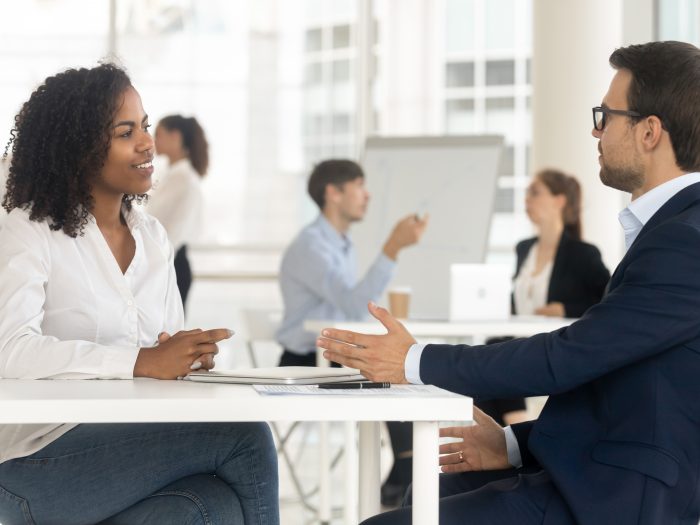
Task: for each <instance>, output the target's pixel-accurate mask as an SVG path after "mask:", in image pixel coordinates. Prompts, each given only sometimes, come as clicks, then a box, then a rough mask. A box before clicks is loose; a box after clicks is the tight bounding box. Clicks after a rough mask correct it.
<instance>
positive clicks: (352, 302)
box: [277, 160, 427, 366]
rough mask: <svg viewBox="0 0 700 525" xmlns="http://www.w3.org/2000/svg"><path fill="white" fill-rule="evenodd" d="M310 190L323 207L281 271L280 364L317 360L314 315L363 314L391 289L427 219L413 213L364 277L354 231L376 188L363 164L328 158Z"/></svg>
mask: <svg viewBox="0 0 700 525" xmlns="http://www.w3.org/2000/svg"><path fill="white" fill-rule="evenodd" d="M308 191H309V195H310V196H311V198H312V199H313V200H314V202H315V203H316V204H317V205H318V207H319V209H320V211H321V213H320V214H319V216H318V218H317V219H316V220H315V221H314V222H312V223H311V224H309V225H308V226H306V227H305V228H304V229H303V230H302V231H301V232H300V233H299V235H298V236H297V237H296V239H294V241H293V242H292V244H291V245H290V246H289V247H288V248H287V251H286V252H285V253H284V257H283V258H282V266H281V269H280V277H279V279H280V288H281V290H282V299H283V301H284V318H283V320H282V325H281V327H280V329H279V330H278V331H277V341H278V342H279V343H280V344H281V345H282V346H283V347H284V353H283V354H282V358H281V360H280V366H315V365H316V336H317V334H316V333H314V332H308V331H306V330H304V321H306V320H307V319H333V320H363V319H366V318H367V315H368V314H367V302H368V301H376V300H377V298H378V297H379V295H381V293H382V292H383V291H384V288H386V286H387V284H389V280H390V279H391V275H392V273H393V270H394V266H395V265H396V259H397V256H398V254H399V252H400V251H401V250H402V249H403V248H406V247H407V246H411V245H413V244H415V243H417V242H418V241H419V240H420V238H421V236H422V235H423V232H424V231H425V227H426V225H427V219H426V218H424V219H422V220H421V219H419V218H417V217H416V216H415V215H410V216H408V217H405V218H403V219H401V220H400V221H399V222H398V223H397V224H396V226H395V227H394V229H393V231H392V232H391V235H389V238H388V239H387V241H386V243H384V246H383V248H382V251H381V252H380V253H379V255H378V256H377V259H376V260H375V261H374V263H373V264H372V266H370V268H369V270H367V273H366V274H365V275H364V277H363V278H362V279H359V280H358V277H357V257H356V255H355V249H354V247H353V244H352V241H351V240H350V238H349V236H348V230H349V229H350V225H351V224H352V223H353V222H357V221H361V220H362V219H363V218H364V216H365V212H366V211H367V203H368V202H369V193H368V192H367V189H366V188H365V177H364V173H363V172H362V168H361V167H360V166H359V165H358V164H357V163H355V162H353V161H351V160H326V161H323V162H321V163H320V164H318V165H317V166H316V167H315V168H314V170H313V171H312V173H311V176H310V177H309V185H308Z"/></svg>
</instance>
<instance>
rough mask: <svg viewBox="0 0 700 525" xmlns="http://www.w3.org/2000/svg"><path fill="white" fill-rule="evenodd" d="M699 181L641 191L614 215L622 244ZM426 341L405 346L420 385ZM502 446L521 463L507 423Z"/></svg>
mask: <svg viewBox="0 0 700 525" xmlns="http://www.w3.org/2000/svg"><path fill="white" fill-rule="evenodd" d="M696 182H700V173H687V174H685V175H681V176H680V177H676V178H675V179H671V180H670V181H667V182H664V183H663V184H660V185H659V186H657V187H656V188H653V189H651V190H649V191H648V192H646V193H645V194H644V195H641V196H640V197H638V198H637V199H635V200H634V201H632V202H631V203H630V205H629V206H627V208H625V209H624V210H622V211H621V212H620V213H619V215H618V220H619V221H620V224H621V225H622V229H623V230H624V232H625V248H626V249H627V250H629V247H630V246H632V243H633V242H634V240H635V239H636V238H637V235H639V232H640V231H642V228H644V225H645V224H646V223H647V222H648V221H649V219H651V217H652V216H653V215H654V214H655V213H656V212H657V211H659V209H660V208H661V207H662V206H663V205H664V204H666V203H667V202H668V201H669V200H670V199H671V197H673V196H674V195H675V194H676V193H678V192H679V191H681V190H682V189H684V188H686V187H688V186H690V185H691V184H695V183H696ZM426 346H427V345H421V344H414V345H412V346H411V348H410V349H409V350H408V353H407V354H406V359H405V361H404V373H405V375H406V379H407V380H408V382H409V383H413V384H416V385H422V384H423V381H421V378H420V358H421V355H422V354H423V350H424V349H425V347H426ZM505 434H506V447H507V449H508V461H509V462H510V464H511V465H512V466H514V467H516V468H518V467H522V465H523V463H522V459H521V455H520V448H519V447H518V441H517V440H516V439H515V434H514V433H513V430H512V429H511V428H510V427H505Z"/></svg>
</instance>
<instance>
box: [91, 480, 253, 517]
mask: <svg viewBox="0 0 700 525" xmlns="http://www.w3.org/2000/svg"><path fill="white" fill-rule="evenodd" d="M141 523H143V524H147V523H168V524H173V525H218V524H222V525H223V524H234V525H235V524H242V523H244V521H243V511H242V509H241V503H240V501H239V499H238V496H237V495H236V493H235V492H234V491H233V490H231V488H230V487H229V486H228V485H227V484H226V483H224V482H223V481H221V480H220V479H218V478H217V477H216V476H213V475H210V474H198V475H195V476H188V477H186V478H182V479H180V480H177V481H175V482H174V483H171V484H170V485H168V486H166V487H164V488H163V489H161V490H159V491H158V492H156V493H154V494H152V495H151V496H149V497H148V498H146V499H144V500H142V501H140V502H138V503H137V504H135V505H132V506H131V507H129V508H128V509H126V510H125V511H123V512H120V513H119V514H117V515H116V516H113V517H112V518H110V519H108V520H106V521H105V522H103V523H102V524H100V525H132V524H141Z"/></svg>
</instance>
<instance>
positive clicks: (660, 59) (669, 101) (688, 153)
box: [610, 41, 700, 172]
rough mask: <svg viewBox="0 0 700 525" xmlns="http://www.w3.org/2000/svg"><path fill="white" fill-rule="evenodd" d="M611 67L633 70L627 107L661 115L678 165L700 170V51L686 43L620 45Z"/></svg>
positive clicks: (639, 111) (685, 168)
mask: <svg viewBox="0 0 700 525" xmlns="http://www.w3.org/2000/svg"><path fill="white" fill-rule="evenodd" d="M610 65H611V66H612V67H614V68H615V69H617V70H620V69H627V70H629V71H630V72H631V73H632V82H631V84H630V87H629V92H628V93H627V104H628V106H629V107H628V109H630V110H632V111H636V112H638V113H640V114H641V115H644V116H648V115H656V116H657V117H659V119H661V121H662V122H663V125H664V128H665V129H666V130H667V131H668V134H669V136H670V137H671V145H672V146H673V152H674V153H675V155H676V163H677V164H678V167H679V168H681V169H682V170H684V171H688V172H691V171H700V49H698V48H697V47H695V46H694V45H692V44H688V43H685V42H673V41H668V42H649V43H647V44H640V45H634V46H628V47H622V48H619V49H616V50H615V51H614V52H613V54H612V55H610Z"/></svg>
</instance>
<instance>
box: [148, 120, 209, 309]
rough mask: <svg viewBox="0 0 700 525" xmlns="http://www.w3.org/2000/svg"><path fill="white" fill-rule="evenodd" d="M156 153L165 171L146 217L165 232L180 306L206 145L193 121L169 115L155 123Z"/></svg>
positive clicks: (204, 169) (187, 280)
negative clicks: (171, 251)
mask: <svg viewBox="0 0 700 525" xmlns="http://www.w3.org/2000/svg"><path fill="white" fill-rule="evenodd" d="M155 144H156V153H157V154H158V155H164V156H165V157H167V159H168V171H167V173H165V175H164V176H163V177H162V178H161V180H160V181H159V182H158V185H157V186H158V187H157V188H155V187H154V189H153V193H152V194H151V196H150V197H149V199H148V213H150V214H151V215H153V216H154V217H155V218H156V219H158V220H159V221H160V223H161V224H162V225H163V227H164V228H165V231H166V232H168V238H169V239H170V242H171V243H173V247H174V248H175V276H176V277H177V287H178V289H179V290H180V297H182V306H183V307H185V305H186V303H187V295H188V293H189V290H190V285H191V284H192V270H191V269H190V262H189V260H188V258H187V245H188V243H190V242H192V241H193V240H195V239H196V238H197V235H198V233H199V231H198V230H199V226H200V223H201V215H202V207H203V197H202V184H201V179H202V178H203V177H204V176H205V175H206V174H207V167H208V166H209V145H208V144H207V139H206V136H205V135H204V130H203V129H202V126H200V125H199V122H197V119H195V118H194V117H183V116H182V115H169V116H167V117H163V118H162V119H160V121H158V125H157V126H156V133H155Z"/></svg>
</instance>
